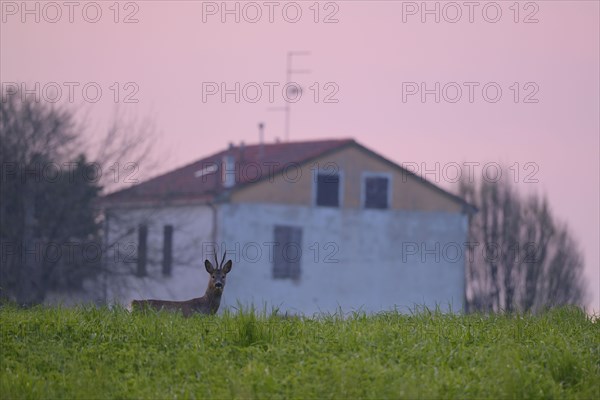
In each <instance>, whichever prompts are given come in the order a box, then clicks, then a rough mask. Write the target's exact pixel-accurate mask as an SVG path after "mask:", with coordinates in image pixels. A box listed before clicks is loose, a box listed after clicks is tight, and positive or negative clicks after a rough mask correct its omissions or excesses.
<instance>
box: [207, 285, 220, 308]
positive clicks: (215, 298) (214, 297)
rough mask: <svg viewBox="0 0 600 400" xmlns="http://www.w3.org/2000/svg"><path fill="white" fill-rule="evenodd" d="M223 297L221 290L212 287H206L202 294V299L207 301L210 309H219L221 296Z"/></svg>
mask: <svg viewBox="0 0 600 400" xmlns="http://www.w3.org/2000/svg"><path fill="white" fill-rule="evenodd" d="M222 295H223V291H222V290H220V291H219V290H217V289H216V288H215V287H214V286H212V285H210V284H209V285H208V287H207V288H206V293H204V298H205V299H206V300H207V302H208V304H209V306H210V308H216V309H217V308H219V305H220V304H221V296H222Z"/></svg>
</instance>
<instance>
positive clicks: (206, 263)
mask: <svg viewBox="0 0 600 400" xmlns="http://www.w3.org/2000/svg"><path fill="white" fill-rule="evenodd" d="M204 267H205V268H206V272H208V273H209V274H212V273H213V272H214V270H215V268H214V267H213V266H212V264H211V263H210V261H208V260H204Z"/></svg>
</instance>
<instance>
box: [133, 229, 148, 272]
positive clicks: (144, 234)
mask: <svg viewBox="0 0 600 400" xmlns="http://www.w3.org/2000/svg"><path fill="white" fill-rule="evenodd" d="M147 245H148V227H147V226H146V225H140V226H139V228H138V249H137V271H136V272H137V276H146V253H147V249H148V247H147Z"/></svg>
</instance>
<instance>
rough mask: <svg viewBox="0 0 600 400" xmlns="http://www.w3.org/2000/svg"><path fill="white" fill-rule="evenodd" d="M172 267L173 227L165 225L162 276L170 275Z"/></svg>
mask: <svg viewBox="0 0 600 400" xmlns="http://www.w3.org/2000/svg"><path fill="white" fill-rule="evenodd" d="M172 266H173V226H172V225H165V227H164V230H163V261H162V272H163V275H167V276H168V275H171V269H172Z"/></svg>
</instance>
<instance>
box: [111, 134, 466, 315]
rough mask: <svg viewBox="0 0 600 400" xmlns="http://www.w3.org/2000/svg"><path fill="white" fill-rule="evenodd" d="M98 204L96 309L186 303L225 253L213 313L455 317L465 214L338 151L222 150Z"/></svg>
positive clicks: (391, 171) (395, 173)
mask: <svg viewBox="0 0 600 400" xmlns="http://www.w3.org/2000/svg"><path fill="white" fill-rule="evenodd" d="M104 204H105V215H106V232H107V235H106V240H107V244H108V249H109V250H108V251H107V262H108V266H109V267H108V268H107V270H108V271H109V272H107V273H106V274H105V276H104V278H103V296H104V297H105V298H106V300H108V301H118V302H122V303H127V302H128V301H130V300H131V299H133V298H161V299H171V300H186V299H189V298H192V297H199V296H201V295H202V294H203V293H204V290H205V288H206V285H207V282H208V274H207V273H206V271H205V270H204V267H203V262H204V259H205V258H208V259H210V260H212V259H214V255H213V253H214V252H215V250H216V252H218V253H219V255H220V254H222V251H224V250H226V251H227V255H228V258H231V259H232V260H233V269H232V272H231V273H230V276H229V278H228V282H227V286H226V288H225V292H224V296H223V303H222V306H224V307H231V306H234V307H237V305H238V304H242V305H250V304H253V305H254V306H255V307H257V308H259V309H262V308H266V309H267V310H271V309H273V308H276V309H279V310H280V311H282V312H289V313H296V314H305V315H312V314H314V313H319V312H329V313H331V312H336V311H339V310H340V309H341V310H342V311H343V312H349V311H365V312H369V313H371V312H378V311H384V310H390V309H394V308H395V309H398V310H400V311H407V310H409V309H412V308H414V307H415V306H422V305H425V306H428V307H436V306H439V307H440V308H442V309H445V310H449V309H452V310H454V311H460V310H461V309H462V307H463V299H464V280H465V275H464V265H465V262H464V258H465V251H464V244H465V243H466V242H467V221H468V213H469V212H471V211H472V207H471V206H469V205H468V204H466V203H465V202H464V201H463V200H462V199H460V198H458V197H456V196H454V195H452V194H450V193H448V192H446V191H444V190H442V189H440V188H439V187H437V186H435V185H434V184H432V183H430V182H428V181H426V180H424V179H422V178H420V177H418V176H416V175H414V174H412V173H411V172H409V171H407V170H406V169H404V168H402V167H401V166H400V165H398V164H395V163H393V162H391V161H389V160H387V159H385V158H384V157H382V156H380V155H378V154H377V153H375V152H373V151H371V150H369V149H368V148H366V147H364V146H362V145H361V144H359V143H357V142H356V141H354V140H351V139H346V140H323V141H312V142H295V143H294V142H290V143H287V142H286V143H273V144H262V145H260V144H259V145H253V146H243V145H242V146H231V145H230V147H229V148H228V149H226V150H224V151H221V152H219V153H217V154H214V155H212V156H210V157H207V158H205V159H202V160H200V161H197V162H195V163H192V164H190V165H187V166H184V167H182V168H179V169H177V170H175V171H172V172H169V173H167V174H164V175H161V176H159V177H156V178H154V179H151V180H149V181H147V182H143V183H141V184H139V185H136V186H134V187H131V188H128V189H125V190H122V191H119V192H116V193H113V194H111V195H109V196H107V197H106V198H105V201H104ZM111 271H112V272H111Z"/></svg>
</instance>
